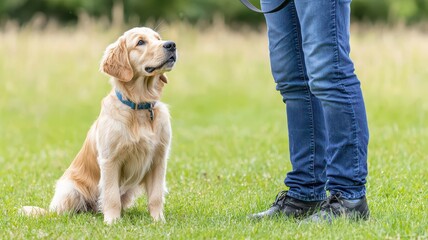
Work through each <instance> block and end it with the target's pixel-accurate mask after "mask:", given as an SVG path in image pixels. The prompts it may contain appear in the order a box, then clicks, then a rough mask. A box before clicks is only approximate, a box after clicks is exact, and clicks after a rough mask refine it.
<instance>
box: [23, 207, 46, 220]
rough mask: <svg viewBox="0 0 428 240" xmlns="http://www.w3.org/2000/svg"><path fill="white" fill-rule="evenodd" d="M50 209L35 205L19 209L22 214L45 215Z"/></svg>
mask: <svg viewBox="0 0 428 240" xmlns="http://www.w3.org/2000/svg"><path fill="white" fill-rule="evenodd" d="M47 213H48V211H47V210H46V209H43V208H39V207H34V206H23V207H22V208H21V209H19V210H18V214H19V215H21V216H32V217H37V216H43V215H46V214H47Z"/></svg>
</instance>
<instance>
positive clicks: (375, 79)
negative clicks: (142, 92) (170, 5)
mask: <svg viewBox="0 0 428 240" xmlns="http://www.w3.org/2000/svg"><path fill="white" fill-rule="evenodd" d="M120 32H121V31H119V30H110V31H107V32H106V31H100V30H99V29H98V28H97V27H96V26H92V27H79V28H77V29H74V28H70V29H62V30H59V29H55V28H54V29H48V30H46V31H31V30H30V29H29V28H24V29H16V28H13V27H8V28H5V29H3V30H2V31H1V32H0V43H1V44H0V176H1V178H0V214H1V216H0V238H1V239H23V238H48V239H55V238H62V239H76V238H87V239H99V238H106V239H140V238H151V239H159V238H172V239H213V238H214V239H247V238H254V239H258V238H260V239H385V238H387V239H390V238H392V239H399V238H403V239H407V238H414V239H418V238H419V239H426V238H428V233H427V229H428V217H427V215H428V206H427V205H428V200H427V199H428V194H427V189H428V171H427V167H426V166H427V162H428V157H427V149H428V119H427V114H428V97H427V94H426V91H427V89H428V80H427V79H428V68H427V67H426V64H427V62H428V45H427V44H426V43H427V42H428V35H426V34H423V33H420V32H417V31H416V30H409V29H383V28H381V27H376V28H373V27H372V28H367V27H365V28H362V27H358V26H354V28H353V39H352V47H353V52H352V56H353V58H354V61H355V64H356V69H357V73H358V75H359V77H360V78H361V81H362V86H363V90H364V94H365V100H366V105H367V111H368V118H369V126H370V130H371V139H370V146H369V171H370V172H369V177H368V199H369V204H370V208H371V213H372V217H371V220H370V221H368V222H349V221H347V220H345V219H339V220H337V221H335V222H333V224H331V225H329V224H306V225H299V223H298V222H296V221H293V220H287V219H281V218H278V219H272V220H263V221H250V220H248V219H247V218H246V216H247V215H248V214H249V213H253V212H256V211H260V210H262V209H265V208H266V207H268V206H269V205H270V204H271V203H272V201H273V200H274V199H273V198H274V197H275V195H276V193H277V192H278V191H280V190H283V189H284V185H283V179H284V177H285V174H286V173H287V172H288V171H289V170H290V168H291V166H290V163H289V158H288V147H287V145H288V140H287V137H286V136H287V130H286V119H285V111H284V109H285V108H284V104H283V103H282V101H281V97H280V95H279V94H278V93H277V92H276V91H275V85H274V83H273V80H272V78H271V75H270V71H269V62H268V54H267V43H266V37H265V34H264V33H263V32H254V31H245V30H242V31H239V32H233V31H230V30H228V29H227V28H225V27H224V26H223V25H221V24H219V25H216V26H214V27H210V28H208V29H204V30H198V29H197V28H194V27H190V26H187V25H180V24H177V25H173V26H163V27H162V31H161V33H162V35H163V36H164V38H166V39H172V40H174V41H176V42H177V45H178V49H179V62H178V64H177V66H176V68H175V69H174V70H173V71H172V72H171V73H170V74H169V75H168V76H169V80H170V81H169V84H168V85H167V86H166V88H165V92H164V97H163V100H164V102H166V103H169V104H170V110H171V113H172V117H173V119H172V124H173V133H174V137H173V148H172V152H171V155H170V159H169V166H168V174H167V182H168V187H169V191H170V193H169V195H168V196H167V198H166V206H165V211H166V213H165V214H166V220H167V223H166V224H164V225H162V224H154V223H152V221H151V218H150V215H149V214H148V212H147V210H146V201H145V199H144V198H141V199H140V200H139V201H138V202H137V205H136V206H135V207H134V208H133V209H131V210H130V211H127V212H125V213H124V214H123V219H122V220H121V221H120V222H119V223H117V224H115V225H114V226H106V225H104V223H103V218H102V215H101V214H96V215H93V214H89V213H88V214H79V215H65V216H56V215H48V216H44V217H40V218H27V217H21V216H18V214H17V210H18V209H19V208H20V207H21V206H23V205H34V206H40V207H47V206H48V205H49V202H50V200H51V197H52V196H53V191H54V184H55V181H56V180H57V179H58V178H59V177H60V176H61V175H62V173H63V172H64V170H65V169H66V168H67V167H68V165H69V164H70V162H71V160H72V159H73V157H74V156H75V154H76V153H77V151H78V150H79V149H80V147H81V144H82V143H83V140H84V137H85V135H86V133H87V130H88V129H89V127H90V125H91V123H92V122H93V121H94V120H95V119H96V117H97V116H98V113H99V109H100V100H101V99H102V97H103V96H104V95H106V93H107V92H108V91H109V90H110V88H111V86H110V85H109V83H108V81H107V79H108V78H107V77H106V76H104V75H102V74H100V73H99V72H98V64H99V60H100V58H101V56H102V52H103V50H104V48H105V47H106V46H107V45H108V44H109V43H110V42H112V41H114V40H115V38H116V37H117V36H118V34H119V33H120Z"/></svg>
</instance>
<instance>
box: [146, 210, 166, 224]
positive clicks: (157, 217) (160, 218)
mask: <svg viewBox="0 0 428 240" xmlns="http://www.w3.org/2000/svg"><path fill="white" fill-rule="evenodd" d="M150 215H151V216H152V218H153V221H155V222H159V223H166V221H165V217H164V215H163V213H162V212H159V213H157V214H150Z"/></svg>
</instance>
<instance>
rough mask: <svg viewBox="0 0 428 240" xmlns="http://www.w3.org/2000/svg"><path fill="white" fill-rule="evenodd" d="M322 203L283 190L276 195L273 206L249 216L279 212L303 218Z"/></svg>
mask: <svg viewBox="0 0 428 240" xmlns="http://www.w3.org/2000/svg"><path fill="white" fill-rule="evenodd" d="M321 203H322V201H315V202H309V201H301V200H298V199H295V198H292V197H290V196H287V191H282V192H280V193H278V195H276V199H275V202H274V203H272V206H271V207H270V208H269V209H268V210H266V211H264V212H260V213H255V214H252V215H250V216H249V218H251V219H261V218H266V217H273V216H276V215H279V214H283V215H285V216H286V217H295V218H301V217H305V216H308V215H310V214H313V213H314V212H315V210H317V209H319V208H320V206H321Z"/></svg>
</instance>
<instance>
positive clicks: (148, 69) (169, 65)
mask: <svg viewBox="0 0 428 240" xmlns="http://www.w3.org/2000/svg"><path fill="white" fill-rule="evenodd" d="M176 60H177V56H176V54H175V53H173V54H172V55H171V56H170V57H169V58H168V59H167V60H165V61H164V62H163V63H161V64H159V65H158V66H156V67H146V68H144V70H146V72H148V73H152V72H154V71H155V70H157V69H162V68H165V69H168V70H170V69H171V68H172V67H173V66H174V64H175V61H176Z"/></svg>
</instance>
